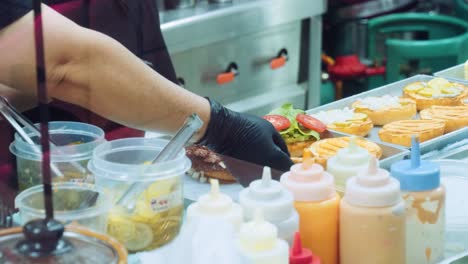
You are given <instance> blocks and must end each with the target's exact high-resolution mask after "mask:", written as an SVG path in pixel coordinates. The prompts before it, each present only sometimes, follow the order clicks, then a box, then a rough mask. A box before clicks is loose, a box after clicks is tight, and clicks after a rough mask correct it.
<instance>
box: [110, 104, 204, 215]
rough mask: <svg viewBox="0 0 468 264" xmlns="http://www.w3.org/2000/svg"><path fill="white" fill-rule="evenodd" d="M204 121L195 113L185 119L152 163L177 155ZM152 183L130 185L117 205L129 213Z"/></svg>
mask: <svg viewBox="0 0 468 264" xmlns="http://www.w3.org/2000/svg"><path fill="white" fill-rule="evenodd" d="M202 125H203V121H202V120H201V119H200V117H199V116H198V115H197V114H195V113H193V114H191V115H190V116H189V117H187V119H186V120H185V123H184V125H183V126H182V127H181V128H180V129H179V131H177V133H176V134H175V136H174V137H173V138H172V139H171V140H170V141H169V143H167V145H166V146H165V147H164V148H163V149H162V150H161V152H159V153H158V155H157V156H156V157H155V158H154V159H153V160H152V161H151V164H155V163H158V162H163V161H168V160H171V159H173V158H175V157H176V156H177V154H179V153H180V151H181V150H182V149H183V147H184V146H185V145H186V144H187V142H189V140H190V139H191V138H192V137H193V135H194V134H195V133H196V132H197V131H198V130H199V129H200V128H201V126H202ZM150 184H151V183H147V182H137V183H133V184H132V185H130V187H129V188H128V189H127V190H126V191H125V192H124V194H123V195H122V196H121V197H120V199H119V200H118V201H117V205H119V206H120V207H121V208H124V209H125V210H126V211H127V212H128V213H131V212H133V210H134V209H135V196H136V195H138V194H140V193H142V192H143V191H144V190H146V189H147V188H148V187H149V185H150Z"/></svg>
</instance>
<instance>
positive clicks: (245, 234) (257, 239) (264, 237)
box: [236, 209, 289, 264]
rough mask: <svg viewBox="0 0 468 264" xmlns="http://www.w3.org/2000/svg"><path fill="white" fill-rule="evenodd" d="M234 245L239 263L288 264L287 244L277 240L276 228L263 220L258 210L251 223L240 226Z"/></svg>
mask: <svg viewBox="0 0 468 264" xmlns="http://www.w3.org/2000/svg"><path fill="white" fill-rule="evenodd" d="M236 245H237V248H238V250H239V253H240V256H241V261H242V262H241V263H251V264H288V259H289V249H288V244H287V243H286V241H284V240H282V239H278V230H277V228H276V226H274V225H273V224H271V223H269V222H267V221H265V220H264V219H263V214H262V213H261V210H260V209H257V210H256V213H255V217H254V220H253V221H251V222H248V223H245V224H243V225H242V226H241V229H240V233H239V239H238V240H237V242H236Z"/></svg>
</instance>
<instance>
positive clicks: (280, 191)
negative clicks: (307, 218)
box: [239, 167, 299, 245]
mask: <svg viewBox="0 0 468 264" xmlns="http://www.w3.org/2000/svg"><path fill="white" fill-rule="evenodd" d="M239 203H240V205H241V206H242V209H243V211H244V219H245V220H246V221H249V220H252V219H253V215H254V212H255V209H257V208H259V209H261V210H262V212H263V215H264V217H265V219H266V220H267V221H268V222H270V223H272V224H274V225H275V226H276V227H277V228H278V235H279V238H281V239H284V240H286V241H287V242H288V243H289V244H290V245H291V244H292V241H293V237H294V233H295V232H296V231H298V230H299V216H298V214H297V212H296V209H294V199H293V195H292V194H291V193H290V192H289V191H288V190H287V189H286V188H284V187H283V186H282V185H281V184H280V183H279V182H278V181H275V180H272V179H271V170H270V168H269V167H264V169H263V176H262V179H260V180H256V181H253V182H251V183H250V185H249V187H248V188H245V189H244V190H242V191H241V192H240V193H239Z"/></svg>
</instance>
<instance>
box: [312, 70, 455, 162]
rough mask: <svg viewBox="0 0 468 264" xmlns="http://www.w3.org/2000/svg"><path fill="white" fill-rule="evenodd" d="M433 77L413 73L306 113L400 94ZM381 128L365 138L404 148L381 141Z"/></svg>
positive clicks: (446, 136) (432, 140)
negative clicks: (405, 77)
mask: <svg viewBox="0 0 468 264" xmlns="http://www.w3.org/2000/svg"><path fill="white" fill-rule="evenodd" d="M434 78H435V77H433V76H429V75H422V74H419V75H415V76H413V77H410V78H407V79H404V80H401V81H398V82H394V83H391V84H387V85H384V86H382V87H378V88H376V89H373V90H370V91H367V92H364V93H360V94H357V95H353V96H350V97H347V98H344V99H341V100H338V101H335V102H332V103H329V104H326V105H322V106H319V107H316V108H313V109H310V110H307V111H306V112H307V114H314V113H318V112H320V111H327V110H332V109H342V108H345V107H351V105H352V103H353V102H355V101H357V100H358V99H359V98H364V97H369V96H383V95H392V96H402V94H403V88H404V87H405V86H406V85H408V84H410V83H413V82H428V81H430V80H432V79H434ZM381 128H382V127H381V126H374V128H372V130H371V132H370V133H369V135H368V136H367V138H368V139H370V140H372V141H374V142H376V143H378V144H384V145H389V146H393V147H395V148H400V149H401V148H405V147H403V146H397V145H393V144H389V143H385V142H382V140H380V138H379V136H378V131H379V130H380V129H381ZM456 133H459V131H454V132H451V133H448V134H445V135H442V136H440V137H438V138H434V139H431V140H428V141H425V142H423V143H421V149H422V148H424V146H426V145H429V144H433V142H437V141H438V140H441V139H443V138H449V137H451V135H453V134H456ZM407 154H408V153H406V155H407ZM384 155H385V150H384ZM402 158H404V156H403V157H401V158H400V159H402ZM394 161H395V160H391V161H390V160H382V161H381V166H382V168H385V169H388V168H390V165H391V163H393V162H394Z"/></svg>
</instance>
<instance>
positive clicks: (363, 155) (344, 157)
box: [327, 136, 371, 194]
mask: <svg viewBox="0 0 468 264" xmlns="http://www.w3.org/2000/svg"><path fill="white" fill-rule="evenodd" d="M370 158H371V154H370V153H369V151H367V149H364V148H361V147H359V146H358V145H357V143H356V137H354V136H353V137H351V139H350V140H349V145H348V147H347V148H343V149H340V150H338V153H337V154H336V155H335V156H333V157H331V158H330V159H328V161H327V171H328V172H329V173H330V174H332V175H333V176H335V186H336V190H337V191H338V193H340V194H342V193H343V192H344V189H345V184H346V181H347V180H348V179H349V178H351V177H353V176H356V175H357V174H358V172H360V171H362V170H364V169H366V168H367V167H368V166H369V160H370Z"/></svg>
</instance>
